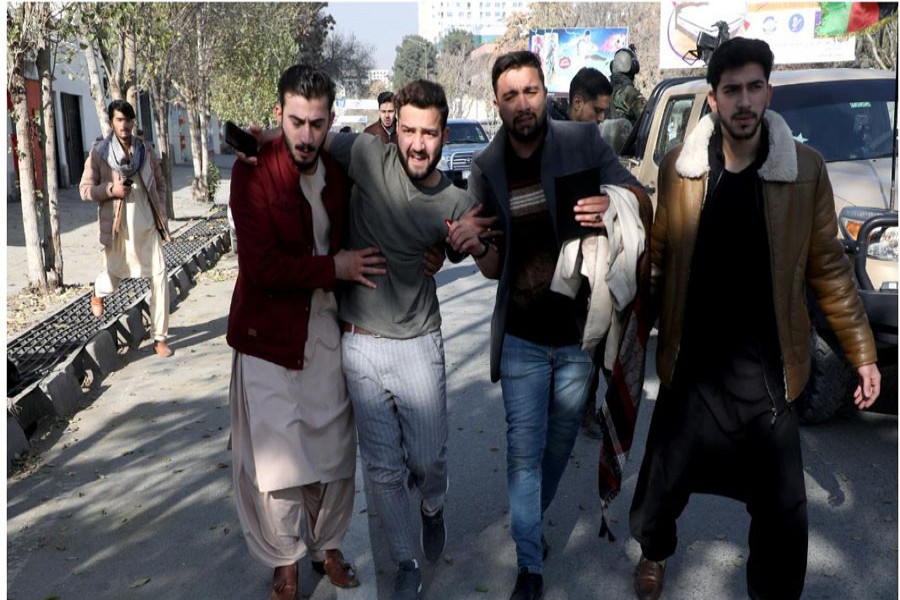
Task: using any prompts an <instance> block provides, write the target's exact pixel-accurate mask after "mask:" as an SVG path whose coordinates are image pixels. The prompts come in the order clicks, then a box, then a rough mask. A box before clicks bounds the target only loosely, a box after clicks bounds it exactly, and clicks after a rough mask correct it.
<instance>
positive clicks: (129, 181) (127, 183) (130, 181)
mask: <svg viewBox="0 0 900 600" xmlns="http://www.w3.org/2000/svg"><path fill="white" fill-rule="evenodd" d="M122 185H124V186H125V187H131V186H133V185H134V179H132V178H131V177H129V178H127V179H126V180H125V181H123V182H122Z"/></svg>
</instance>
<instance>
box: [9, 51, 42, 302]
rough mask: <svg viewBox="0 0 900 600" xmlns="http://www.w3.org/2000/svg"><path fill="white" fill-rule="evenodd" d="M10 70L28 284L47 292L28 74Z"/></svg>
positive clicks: (14, 68) (15, 68)
mask: <svg viewBox="0 0 900 600" xmlns="http://www.w3.org/2000/svg"><path fill="white" fill-rule="evenodd" d="M19 56H21V54H20V55H19ZM8 58H9V57H8ZM7 68H8V69H9V70H10V71H11V74H10V77H9V95H10V98H11V99H12V103H13V113H14V115H15V119H16V137H17V138H18V163H19V197H20V198H21V199H22V225H23V228H24V231H25V256H26V258H27V259H28V281H29V285H30V286H31V287H32V288H34V289H36V290H39V291H41V292H46V291H47V274H46V273H45V272H44V264H43V260H42V259H43V255H42V253H41V238H40V234H39V233H38V218H37V190H36V189H35V185H34V156H33V154H32V146H31V127H30V125H31V124H30V122H29V118H28V102H27V101H26V98H25V75H24V74H23V70H22V64H21V62H19V63H18V64H14V65H8V66H7Z"/></svg>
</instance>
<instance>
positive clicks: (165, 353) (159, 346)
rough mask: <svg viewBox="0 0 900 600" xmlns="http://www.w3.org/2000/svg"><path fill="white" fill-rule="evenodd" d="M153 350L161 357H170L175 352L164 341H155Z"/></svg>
mask: <svg viewBox="0 0 900 600" xmlns="http://www.w3.org/2000/svg"><path fill="white" fill-rule="evenodd" d="M153 351H154V352H156V355H157V356H159V357H160V358H169V357H170V356H172V355H173V354H175V351H174V350H172V349H171V348H169V346H168V345H167V344H166V343H165V342H163V341H159V342H154V343H153Z"/></svg>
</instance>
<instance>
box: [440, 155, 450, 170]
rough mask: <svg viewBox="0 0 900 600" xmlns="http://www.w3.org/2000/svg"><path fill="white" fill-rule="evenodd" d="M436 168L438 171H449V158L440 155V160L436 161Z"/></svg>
mask: <svg viewBox="0 0 900 600" xmlns="http://www.w3.org/2000/svg"><path fill="white" fill-rule="evenodd" d="M437 168H438V170H439V171H449V170H450V157H449V156H447V155H446V154H443V155H441V160H439V161H438V164H437Z"/></svg>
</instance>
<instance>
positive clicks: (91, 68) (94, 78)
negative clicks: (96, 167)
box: [82, 38, 111, 137]
mask: <svg viewBox="0 0 900 600" xmlns="http://www.w3.org/2000/svg"><path fill="white" fill-rule="evenodd" d="M82 42H84V44H86V45H87V48H85V49H84V57H85V61H86V62H87V68H88V77H89V78H90V81H91V99H92V100H93V101H94V109H95V110H96V111H97V119H99V121H100V132H101V133H102V134H103V137H106V136H108V135H109V132H110V131H111V130H110V127H109V117H108V116H107V114H106V93H105V92H104V90H103V83H102V81H103V80H102V79H101V78H100V66H99V65H98V64H97V54H96V52H97V51H96V49H95V48H94V44H93V43H92V42H91V41H90V40H88V39H87V38H85V39H83V40H82Z"/></svg>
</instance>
